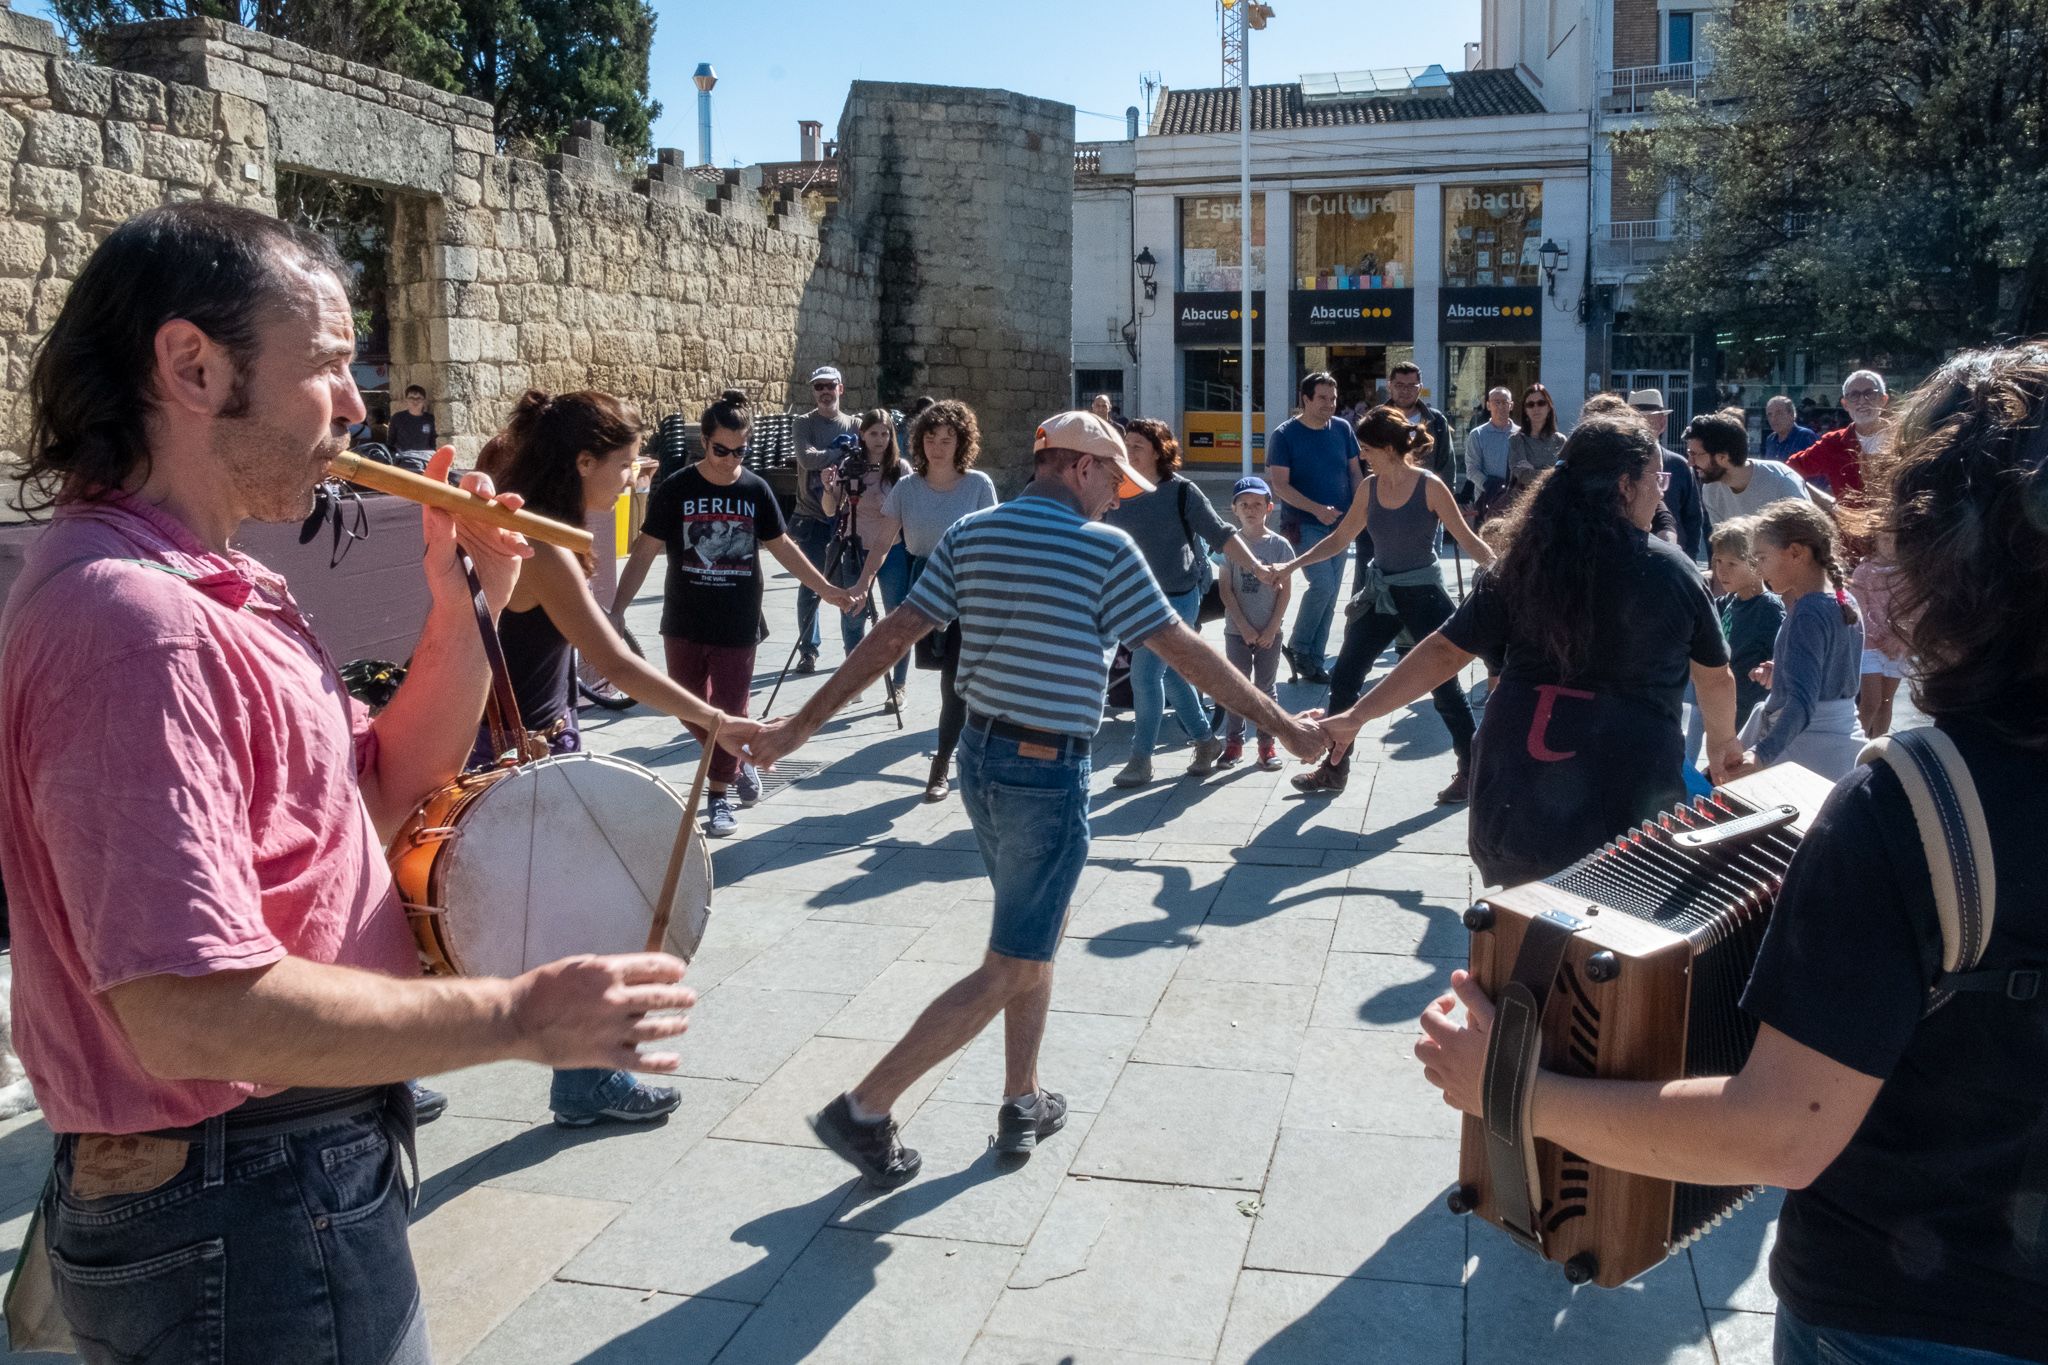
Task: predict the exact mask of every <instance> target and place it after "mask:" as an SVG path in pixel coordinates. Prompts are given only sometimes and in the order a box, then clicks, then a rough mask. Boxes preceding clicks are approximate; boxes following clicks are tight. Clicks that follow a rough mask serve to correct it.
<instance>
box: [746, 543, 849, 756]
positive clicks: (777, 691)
mask: <svg viewBox="0 0 2048 1365" xmlns="http://www.w3.org/2000/svg"><path fill="white" fill-rule="evenodd" d="M832 544H833V552H832V553H831V554H829V555H827V556H826V559H825V577H826V578H827V579H830V578H831V577H832V572H833V570H834V569H836V568H838V567H839V553H840V551H841V550H842V549H843V548H844V547H843V545H842V544H841V543H840V541H839V539H838V537H836V536H835V537H833V541H832ZM814 596H815V594H814ZM823 605H824V601H823V599H822V598H820V599H818V600H815V601H813V602H812V603H811V610H810V615H808V616H806V615H805V614H804V613H803V611H802V610H801V609H799V610H798V612H797V614H796V643H795V644H793V645H791V646H790V647H789V657H788V658H787V659H784V660H783V661H782V671H781V672H780V673H777V674H776V675H775V686H774V687H772V688H770V689H769V692H768V702H767V704H766V705H765V706H763V707H762V708H761V714H762V715H763V716H772V715H774V714H775V699H776V698H777V697H779V696H781V695H782V684H783V683H784V682H785V681H787V680H788V678H789V670H790V669H792V668H794V667H795V666H796V656H797V655H798V654H800V653H802V652H803V647H804V636H806V635H808V634H809V633H810V629H811V623H812V622H814V621H816V620H817V619H818V608H819V607H821V606H823Z"/></svg>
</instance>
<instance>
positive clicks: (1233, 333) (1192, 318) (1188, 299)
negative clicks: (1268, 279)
mask: <svg viewBox="0 0 2048 1365" xmlns="http://www.w3.org/2000/svg"><path fill="white" fill-rule="evenodd" d="M1243 305H1244V295H1242V294H1239V293H1236V292H1231V293H1217V292H1211V291H1207V290H1204V291H1203V292H1201V293H1195V294H1176V295H1174V297H1173V339H1174V340H1175V341H1226V342H1236V341H1241V340H1242V339H1243V337H1244V314H1243V312H1242V311H1241V310H1242V308H1243ZM1265 339H1266V294H1265V291H1264V290H1260V291H1258V292H1257V293H1254V294H1253V295H1252V340H1254V341H1264V340H1265Z"/></svg>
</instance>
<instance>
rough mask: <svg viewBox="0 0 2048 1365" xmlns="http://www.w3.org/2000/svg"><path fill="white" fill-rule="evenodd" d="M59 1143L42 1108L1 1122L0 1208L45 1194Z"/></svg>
mask: <svg viewBox="0 0 2048 1365" xmlns="http://www.w3.org/2000/svg"><path fill="white" fill-rule="evenodd" d="M56 1145H57V1144H56V1139H55V1138H54V1137H52V1136H51V1135H50V1125H49V1124H47V1123H45V1122H44V1121H43V1116H42V1113H41V1111H40V1110H35V1109H31V1110H30V1111H29V1112H27V1113H26V1114H16V1115H15V1116H14V1117H13V1118H11V1119H8V1120H6V1121H5V1122H4V1123H0V1208H7V1207H10V1206H12V1205H15V1204H19V1203H21V1202H23V1201H24V1200H29V1199H34V1198H36V1197H37V1196H39V1195H41V1194H42V1192H43V1182H44V1181H46V1180H47V1179H48V1178H49V1175H50V1160H51V1156H52V1153H54V1152H55V1151H56Z"/></svg>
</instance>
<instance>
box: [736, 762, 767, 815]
mask: <svg viewBox="0 0 2048 1365" xmlns="http://www.w3.org/2000/svg"><path fill="white" fill-rule="evenodd" d="M732 794H733V797H734V799H736V800H737V801H738V802H739V803H740V809H742V810H745V809H746V808H747V807H748V806H751V805H753V804H754V803H755V802H756V801H759V800H760V799H761V770H760V769H759V768H756V767H755V766H754V765H753V764H751V763H742V764H740V770H739V772H737V773H735V774H734V775H733V779H732Z"/></svg>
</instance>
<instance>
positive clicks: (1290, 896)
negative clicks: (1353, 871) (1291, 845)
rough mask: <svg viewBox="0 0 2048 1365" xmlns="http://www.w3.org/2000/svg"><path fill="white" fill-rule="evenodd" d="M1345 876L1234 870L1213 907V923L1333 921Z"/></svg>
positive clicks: (1309, 870) (1316, 870)
mask: <svg viewBox="0 0 2048 1365" xmlns="http://www.w3.org/2000/svg"><path fill="white" fill-rule="evenodd" d="M1344 878H1345V874H1344V873H1343V872H1341V871H1332V870H1331V869H1328V868H1323V867H1258V866H1253V865H1250V864H1246V865H1242V866H1238V867H1233V868H1232V869H1230V875H1229V876H1228V877H1226V878H1224V880H1223V890H1222V891H1221V892H1220V893H1218V895H1217V897H1216V903H1215V904H1214V905H1213V906H1211V907H1210V912H1209V917H1210V918H1211V919H1212V920H1255V919H1273V918H1286V919H1301V920H1334V919H1336V918H1337V909H1338V906H1339V904H1340V903H1341V902H1342V900H1343V897H1344Z"/></svg>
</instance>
